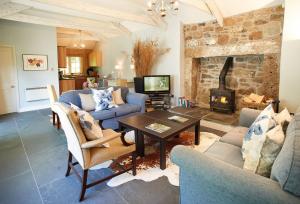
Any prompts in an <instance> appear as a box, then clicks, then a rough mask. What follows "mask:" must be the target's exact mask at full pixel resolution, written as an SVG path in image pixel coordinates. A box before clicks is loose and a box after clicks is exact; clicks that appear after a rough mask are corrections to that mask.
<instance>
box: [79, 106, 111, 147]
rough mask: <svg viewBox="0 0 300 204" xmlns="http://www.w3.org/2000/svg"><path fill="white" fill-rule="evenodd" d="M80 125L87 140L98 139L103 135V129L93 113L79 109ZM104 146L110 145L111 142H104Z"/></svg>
mask: <svg viewBox="0 0 300 204" xmlns="http://www.w3.org/2000/svg"><path fill="white" fill-rule="evenodd" d="M77 113H78V117H79V122H80V126H81V128H82V130H83V133H84V135H85V137H86V139H87V140H89V141H91V140H96V139H99V138H102V137H103V133H102V129H101V127H100V126H99V123H98V121H96V120H95V119H94V118H93V116H92V115H91V114H89V113H88V112H86V111H84V110H77ZM103 146H104V147H109V144H108V143H106V144H103Z"/></svg>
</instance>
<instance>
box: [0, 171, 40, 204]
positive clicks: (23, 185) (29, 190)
mask: <svg viewBox="0 0 300 204" xmlns="http://www.w3.org/2000/svg"><path fill="white" fill-rule="evenodd" d="M0 203H1V204H14V203H22V204H40V203H42V200H41V198H40V196H39V193H38V190H37V187H36V185H35V183H34V180H33V176H32V173H31V172H30V171H28V172H26V173H24V174H21V175H18V176H15V177H12V178H10V179H6V180H3V181H1V182H0Z"/></svg>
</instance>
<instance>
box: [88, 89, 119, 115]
mask: <svg viewBox="0 0 300 204" xmlns="http://www.w3.org/2000/svg"><path fill="white" fill-rule="evenodd" d="M113 90H114V89H113V87H110V88H108V89H105V90H96V89H92V92H93V98H94V101H95V102H96V111H101V110H106V109H110V108H113V107H117V105H116V104H115V103H114V101H113V98H112V92H113Z"/></svg>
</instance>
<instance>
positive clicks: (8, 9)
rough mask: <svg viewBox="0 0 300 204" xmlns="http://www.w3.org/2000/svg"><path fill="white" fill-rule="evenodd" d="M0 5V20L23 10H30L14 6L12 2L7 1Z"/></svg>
mask: <svg viewBox="0 0 300 204" xmlns="http://www.w3.org/2000/svg"><path fill="white" fill-rule="evenodd" d="M0 5H1V6H0V18H1V17H4V16H8V15H11V14H14V13H18V12H20V11H24V10H26V9H29V8H30V7H29V6H25V5H20V4H15V3H12V2H7V1H6V2H4V1H1V2H0Z"/></svg>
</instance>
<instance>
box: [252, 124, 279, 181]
mask: <svg viewBox="0 0 300 204" xmlns="http://www.w3.org/2000/svg"><path fill="white" fill-rule="evenodd" d="M283 142H284V133H283V130H282V127H281V125H277V126H276V127H275V128H273V129H272V130H269V131H268V132H267V134H266V140H265V142H264V145H263V147H262V149H261V152H260V154H261V156H260V160H259V164H258V167H257V169H256V173H257V174H259V175H262V176H265V177H268V178H269V177H270V174H271V170H272V165H273V163H274V161H275V159H276V157H277V155H278V154H279V152H280V150H281V147H282V145H283Z"/></svg>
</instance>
